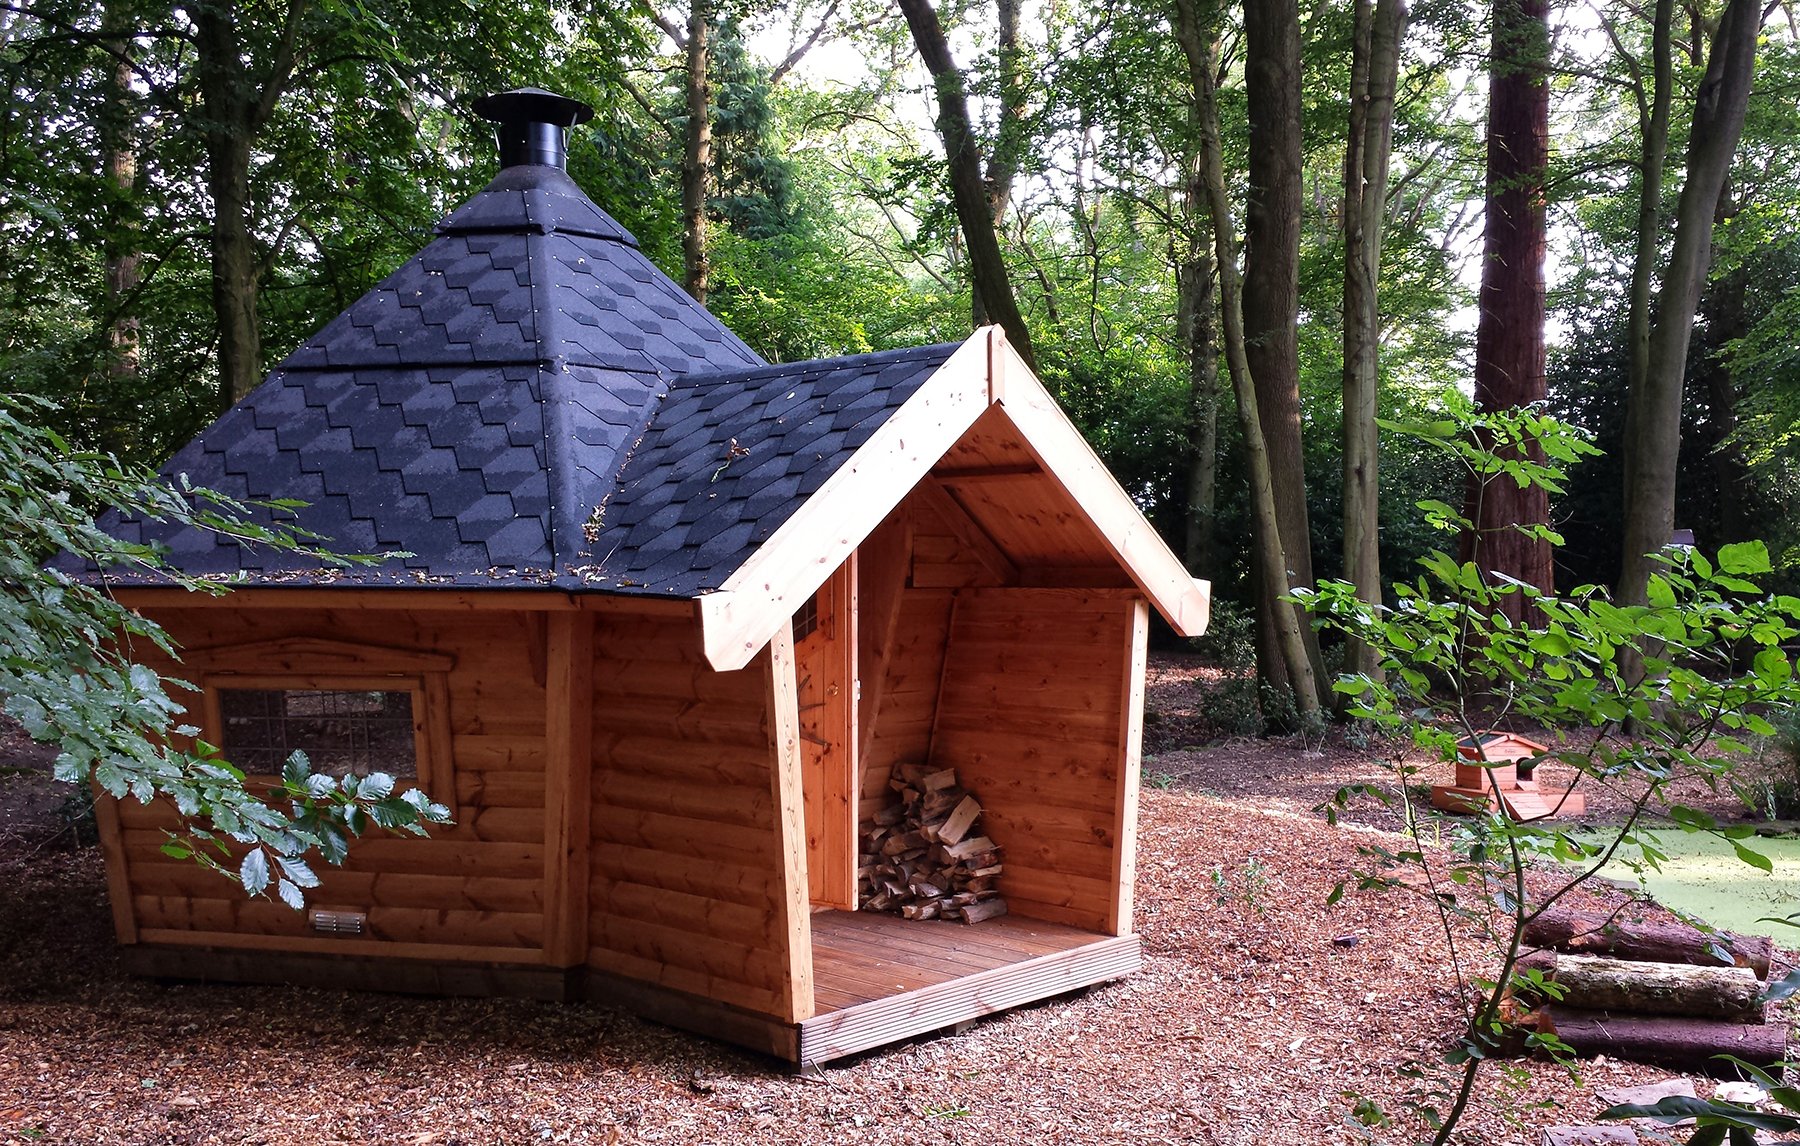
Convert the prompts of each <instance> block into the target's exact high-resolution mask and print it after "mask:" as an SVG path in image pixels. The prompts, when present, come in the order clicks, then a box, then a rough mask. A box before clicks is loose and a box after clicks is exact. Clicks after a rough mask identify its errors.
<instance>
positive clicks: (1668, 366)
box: [1619, 0, 1762, 604]
mask: <svg viewBox="0 0 1800 1146" xmlns="http://www.w3.org/2000/svg"><path fill="white" fill-rule="evenodd" d="M1761 25H1762V6H1761V5H1760V4H1759V3H1756V2H1755V0H1730V2H1729V3H1728V4H1727V5H1726V6H1725V12H1724V14H1723V15H1722V16H1721V17H1720V18H1719V28H1718V32H1717V33H1716V35H1715V36H1714V37H1713V43H1712V52H1711V55H1710V56H1709V58H1708V59H1707V62H1706V74H1705V75H1704V76H1703V77H1702V78H1701V80H1700V88H1699V91H1698V92H1696V93H1695V98H1694V124H1693V129H1692V131H1691V132H1690V133H1689V136H1688V155H1687V180H1686V182H1685V183H1683V184H1682V187H1681V199H1680V201H1679V204H1678V205H1677V207H1676V209H1675V245H1674V250H1673V252H1672V253H1671V254H1670V256H1669V265H1668V269H1667V270H1666V271H1665V272H1664V275H1663V282H1662V290H1661V291H1660V292H1658V295H1657V316H1656V325H1655V327H1654V328H1653V329H1652V330H1651V332H1650V353H1649V361H1648V364H1647V369H1646V370H1645V372H1644V379H1643V384H1642V385H1641V386H1634V387H1632V391H1631V399H1630V401H1631V404H1630V407H1629V409H1628V410H1627V411H1626V415H1625V444H1624V463H1625V528H1624V538H1625V544H1624V567H1623V568H1622V569H1621V570H1620V572H1619V599H1620V600H1621V601H1623V602H1625V603H1627V604H1637V603H1641V602H1642V601H1643V600H1644V592H1645V586H1646V585H1647V584H1648V582H1649V578H1650V571H1651V566H1652V562H1651V561H1650V558H1649V557H1648V556H1647V555H1648V554H1653V553H1656V552H1657V551H1659V550H1661V549H1662V547H1663V546H1664V545H1667V544H1668V542H1669V536H1670V534H1671V533H1672V532H1673V531H1674V528H1675V470H1676V459H1677V457H1678V455H1679V453H1680V451H1681V392H1682V381H1683V379H1684V377H1685V376H1686V370H1687V353H1688V341H1689V339H1690V337H1691V336H1692V334H1693V329H1694V312H1695V309H1696V308H1697V307H1698V306H1699V303H1700V292H1701V289H1702V288H1703V287H1704V286H1705V285H1706V273H1707V270H1708V268H1709V267H1710V266H1711V265H1712V232H1713V216H1714V212H1715V209H1716V208H1717V206H1718V202H1719V194H1720V192H1721V191H1722V190H1723V188H1724V186H1725V179H1726V176H1727V175H1728V174H1729V173H1730V170H1731V160H1732V156H1733V155H1734V154H1736V152H1737V145H1738V137H1739V136H1740V135H1741V134H1742V133H1743V129H1744V112H1745V108H1746V106H1747V105H1748V102H1749V97H1750V80H1751V75H1752V72H1753V71H1754V70H1755V67H1756V34H1757V31H1758V30H1759V28H1760V27H1761Z"/></svg>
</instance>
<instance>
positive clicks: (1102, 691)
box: [931, 588, 1138, 932]
mask: <svg viewBox="0 0 1800 1146" xmlns="http://www.w3.org/2000/svg"><path fill="white" fill-rule="evenodd" d="M1137 610H1138V606H1137V602H1136V601H1135V600H1134V599H1133V598H1132V597H1131V596H1129V595H1125V594H1120V593H1118V592H1116V591H1105V590H1100V591H1091V590H1079V589H1017V588H1003V589H969V590H963V591H961V592H959V593H958V594H957V600H956V607H955V610H954V612H953V614H952V618H951V621H950V640H949V647H948V650H947V652H946V654H945V660H944V671H943V690H942V695H941V696H940V698H939V701H938V709H937V720H936V724H935V727H934V729H933V732H932V737H931V764H932V766H933V767H935V768H954V769H956V774H957V776H958V778H959V779H960V780H961V782H962V784H963V785H964V786H965V787H967V788H968V789H969V791H970V792H971V793H972V794H973V795H975V796H976V798H978V799H979V800H980V801H981V807H982V819H983V825H984V826H983V831H984V832H985V833H986V834H987V835H989V836H991V837H992V838H993V839H994V842H996V843H997V844H999V845H1000V846H1001V848H1002V851H1003V859H1004V862H1005V867H1006V870H1005V873H1004V874H1003V875H1002V876H1001V877H1000V887H1001V890H1002V891H1003V892H1005V894H1006V900H1007V903H1008V904H1009V905H1010V907H1011V909H1012V911H1013V912H1014V913H1015V914H1019V915H1025V916H1030V917H1035V918H1038V919H1046V920H1051V921H1053V922H1057V923H1066V924H1069V925H1071V926H1075V927H1081V928H1085V929H1089V930H1093V931H1103V932H1113V931H1119V930H1126V929H1128V928H1129V920H1128V919H1127V920H1125V921H1123V922H1121V921H1120V920H1119V918H1118V914H1119V912H1118V909H1119V904H1120V902H1121V900H1120V896H1119V892H1118V887H1119V883H1118V880H1119V875H1120V858H1119V857H1120V855H1121V844H1122V842H1127V841H1121V840H1120V838H1119V837H1120V834H1121V832H1120V825H1121V823H1124V824H1129V823H1130V822H1131V821H1130V820H1129V818H1122V817H1121V815H1120V812H1121V808H1120V802H1121V800H1123V799H1128V798H1129V796H1128V791H1127V789H1128V786H1127V785H1125V784H1122V783H1121V778H1122V769H1123V767H1124V766H1125V764H1126V762H1127V760H1128V758H1129V757H1128V748H1129V745H1128V743H1127V742H1128V741H1129V740H1130V739H1131V736H1130V733H1129V731H1128V729H1129V722H1128V720H1127V719H1126V717H1127V713H1128V710H1129V709H1130V706H1131V702H1132V698H1131V696H1130V694H1129V691H1128V677H1129V670H1130V668H1131V667H1132V665H1131V662H1132V659H1133V644H1132V635H1133V632H1134V623H1135V619H1136V617H1137Z"/></svg>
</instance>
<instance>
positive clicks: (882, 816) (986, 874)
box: [857, 764, 1006, 923]
mask: <svg viewBox="0 0 1800 1146" xmlns="http://www.w3.org/2000/svg"><path fill="white" fill-rule="evenodd" d="M888 787H889V789H890V790H891V791H892V792H893V793H894V796H893V799H892V801H891V802H889V803H887V804H884V805H883V806H882V807H881V808H880V809H879V810H878V811H877V812H876V813H875V815H874V817H873V823H872V826H870V827H868V828H866V829H865V830H864V831H863V833H862V858H861V861H860V862H859V863H858V866H857V883H858V888H859V894H860V896H861V907H862V910H864V911H885V912H890V913H893V914H898V915H900V916H901V917H902V918H905V919H950V920H961V921H962V922H964V923H979V922H981V921H982V920H984V919H993V918H995V917H996V916H1000V915H1005V914H1006V901H1005V900H1004V899H1002V898H1001V897H1000V893H999V891H997V890H996V889H995V887H994V883H995V881H996V880H997V879H998V878H999V877H1000V875H1001V872H1002V867H1003V865H1002V864H1001V862H1000V848H999V846H998V845H997V844H995V843H994V841H993V840H991V839H989V838H988V837H986V836H984V835H979V834H977V835H974V836H970V833H971V832H975V831H976V830H977V827H978V825H979V822H980V819H981V802H980V801H979V800H977V799H976V798H975V797H974V796H973V795H971V794H970V793H969V792H968V791H966V790H964V789H963V788H962V787H961V786H960V785H959V784H958V783H957V781H956V770H955V769H953V768H941V769H937V770H935V771H933V770H931V769H929V768H926V767H925V766H923V765H919V764H901V765H898V766H896V767H895V769H894V773H893V776H892V778H891V779H890V780H889V782H888Z"/></svg>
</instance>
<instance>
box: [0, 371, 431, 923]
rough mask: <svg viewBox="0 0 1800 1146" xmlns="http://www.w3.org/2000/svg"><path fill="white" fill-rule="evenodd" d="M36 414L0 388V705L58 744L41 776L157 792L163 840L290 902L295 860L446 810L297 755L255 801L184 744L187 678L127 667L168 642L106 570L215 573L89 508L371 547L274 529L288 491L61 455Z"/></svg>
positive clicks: (324, 556)
mask: <svg viewBox="0 0 1800 1146" xmlns="http://www.w3.org/2000/svg"><path fill="white" fill-rule="evenodd" d="M46 412H47V407H45V406H44V404H43V403H42V402H40V401H38V400H36V399H31V398H23V397H17V396H14V397H6V396H0V707H4V710H5V712H6V714H7V715H9V716H11V717H12V718H13V719H15V720H17V721H18V722H19V723H20V724H21V725H23V726H24V728H25V731H26V732H27V733H29V734H30V735H31V736H32V737H33V738H34V739H36V740H39V741H42V742H45V743H51V744H55V745H57V746H58V747H59V749H60V752H59V754H58V756H57V758H56V763H55V775H56V778H57V779H59V780H63V781H66V782H68V783H72V784H80V785H83V786H86V785H88V784H95V785H97V786H98V787H99V788H100V789H102V790H104V791H105V792H107V793H108V794H110V795H112V796H116V797H121V798H123V797H126V796H132V797H135V798H137V799H139V800H142V801H145V802H148V801H150V800H151V799H153V798H155V797H159V796H160V797H165V798H167V799H168V800H169V801H170V802H171V803H172V804H173V805H174V807H175V809H176V810H177V811H178V812H179V813H180V815H181V817H182V822H183V825H184V826H183V827H182V829H181V830H179V831H177V832H172V833H170V838H169V841H168V842H167V843H166V844H165V845H164V848H163V850H164V851H165V852H167V853H168V854H170V855H172V856H178V857H184V858H193V859H196V860H198V861H200V862H202V863H203V864H206V865H207V866H210V867H212V868H214V869H215V870H218V871H220V872H221V873H223V874H225V875H228V876H230V877H232V878H234V879H236V880H238V881H239V882H240V883H241V884H242V885H243V886H244V889H245V890H246V891H248V892H250V893H251V894H273V895H275V896H277V897H279V898H280V899H281V900H282V901H283V902H285V903H287V904H288V905H290V906H292V907H300V906H301V905H302V904H303V903H304V899H305V895H304V889H305V888H307V887H311V886H314V885H316V884H317V882H318V880H317V877H316V876H315V875H314V873H313V871H312V867H311V864H310V862H309V859H310V857H314V856H317V857H320V858H323V859H324V860H326V861H327V862H330V863H341V862H342V861H343V858H344V851H345V848H346V846H347V843H348V838H349V837H350V836H353V835H359V834H361V833H362V832H363V831H366V830H368V829H370V828H376V829H380V830H387V831H400V832H415V833H416V832H422V831H423V827H422V825H423V824H426V823H444V822H448V820H449V817H450V812H449V809H447V808H445V807H443V806H442V805H440V804H435V803H433V802H432V801H431V800H429V799H427V798H426V797H425V795H424V794H423V793H422V792H419V791H418V790H417V789H409V790H407V791H405V792H396V791H395V790H394V782H393V780H392V778H391V777H388V776H385V775H382V774H376V775H371V776H366V777H356V776H344V777H336V776H330V775H325V774H322V773H319V772H316V771H314V770H313V768H312V766H311V765H310V764H309V763H308V762H307V760H306V758H305V757H304V756H303V755H301V754H299V753H296V754H295V755H294V757H292V758H290V759H289V760H288V761H287V764H286V766H285V767H284V769H283V772H282V775H281V777H280V778H279V779H278V781H277V783H276V786H275V787H274V789H273V790H271V791H270V792H268V793H267V794H266V795H264V796H259V795H257V794H256V793H252V792H250V791H249V790H247V789H246V788H245V785H244V774H243V772H241V771H240V770H238V769H237V768H235V767H233V766H232V765H231V764H230V763H229V762H227V761H225V760H223V759H221V758H220V756H219V754H218V752H217V751H216V750H214V749H212V748H210V747H209V746H207V745H205V744H197V745H196V747H195V748H194V749H192V750H189V749H187V748H184V747H182V744H183V743H185V742H186V741H188V740H189V739H191V738H194V737H197V735H198V730H197V729H195V728H194V727H192V726H191V725H189V724H188V723H187V722H186V721H185V720H184V717H185V715H186V711H185V708H184V706H183V705H182V703H181V702H180V701H179V700H178V699H177V697H178V695H179V694H180V693H181V692H183V691H192V690H193V686H191V685H189V684H187V683H186V682H183V681H181V680H178V679H175V678H170V677H164V676H161V675H160V674H158V673H157V672H155V671H153V670H152V669H150V668H149V667H148V666H147V665H144V664H142V663H140V662H139V660H138V659H137V657H136V656H135V655H134V650H138V649H143V648H153V649H156V650H160V651H161V652H163V653H167V654H171V655H173V654H174V653H175V648H174V645H173V642H172V641H171V640H170V638H169V636H168V634H167V633H165V632H164V631H163V630H162V628H161V627H160V626H158V625H157V624H156V623H155V622H153V621H151V620H149V619H148V618H146V617H144V616H142V615H141V614H139V613H137V612H135V611H133V610H131V609H128V608H126V607H125V606H123V605H121V604H120V603H119V602H118V601H117V600H116V599H114V598H113V596H112V595H111V593H110V592H109V591H108V588H107V583H106V577H108V576H111V575H116V574H118V573H121V572H130V573H132V574H135V575H138V576H140V577H141V576H145V575H151V576H154V577H156V578H159V579H160V580H161V581H162V583H164V584H168V585H175V586H180V587H183V588H186V589H189V590H192V591H193V592H195V593H223V592H226V591H228V589H229V588H230V586H229V585H228V584H220V583H217V582H214V581H210V580H205V579H202V578H197V577H190V576H187V575H185V574H183V573H181V572H180V571H178V570H175V569H172V568H170V567H169V565H168V564H167V562H166V561H165V560H164V555H163V553H162V551H161V550H159V549H158V548H156V547H155V546H152V545H145V544H140V543H137V542H132V541H128V540H124V539H121V538H119V537H115V536H113V535H112V534H109V533H108V532H106V531H105V530H103V529H101V528H99V527H98V526H97V525H96V524H95V523H94V519H93V513H94V511H95V510H96V509H101V508H108V507H110V508H113V509H118V510H121V511H123V512H126V513H130V514H135V515H137V516H140V517H142V518H146V519H150V520H157V521H173V522H179V523H181V524H184V525H187V526H190V527H192V528H195V529H202V530H207V531H210V532H213V533H217V534H220V535H222V536H226V537H231V538H234V539H236V540H237V541H239V542H242V543H245V544H251V545H261V546H267V547H270V548H274V549H280V550H286V551H290V552H299V553H304V554H306V555H307V556H308V557H309V558H311V559H315V560H317V561H319V562H320V563H321V564H327V565H347V564H366V563H368V562H369V561H372V560H376V559H377V558H373V557H358V556H344V555H339V554H334V553H331V552H329V551H328V550H326V549H324V548H323V547H322V543H323V542H324V541H326V540H327V539H325V538H321V537H318V536H316V535H313V534H310V533H308V532H306V531H305V530H303V529H298V528H295V527H294V526H292V525H289V524H283V523H282V520H281V519H282V517H283V516H284V515H289V513H288V511H291V510H292V509H293V508H295V507H296V506H297V505H298V504H299V503H295V502H263V503H256V504H250V503H244V502H239V501H235V500H233V499H232V498H229V497H227V496H225V495H223V494H220V493H217V492H214V491H212V490H207V489H201V488H198V487H191V486H184V485H183V484H181V483H180V482H174V483H171V482H167V481H164V480H163V479H162V478H160V477H158V476H157V475H156V474H154V473H151V472H149V471H147V470H143V469H140V468H136V467H131V466H126V465H123V464H121V463H120V462H119V461H118V460H117V459H115V458H112V457H110V456H107V455H103V454H95V453H84V452H81V451H78V450H75V449H73V448H71V447H70V446H69V444H68V443H67V442H65V441H64V440H63V439H62V438H61V437H59V436H58V435H56V434H55V433H53V432H52V431H50V430H46V429H43V428H41V426H39V425H34V424H32V422H35V421H41V420H43V417H44V415H45V414H46ZM28 418H29V419H32V421H31V422H28V421H27V420H26V419H28ZM253 515H260V516H263V517H265V518H269V519H270V520H271V521H272V524H257V523H256V522H254V521H252V520H250V518H251V517H252V516H253ZM58 552H63V553H68V554H72V555H74V556H75V557H77V558H80V559H83V560H85V561H87V562H91V563H92V565H93V567H95V568H97V569H98V570H99V571H100V573H101V574H102V575H103V576H101V577H99V578H85V577H73V576H70V575H68V574H66V573H64V572H62V571H60V570H59V569H57V568H55V567H53V566H51V565H47V564H46V563H45V562H46V560H47V559H48V558H50V557H52V556H54V555H56V554H57V553H58Z"/></svg>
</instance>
